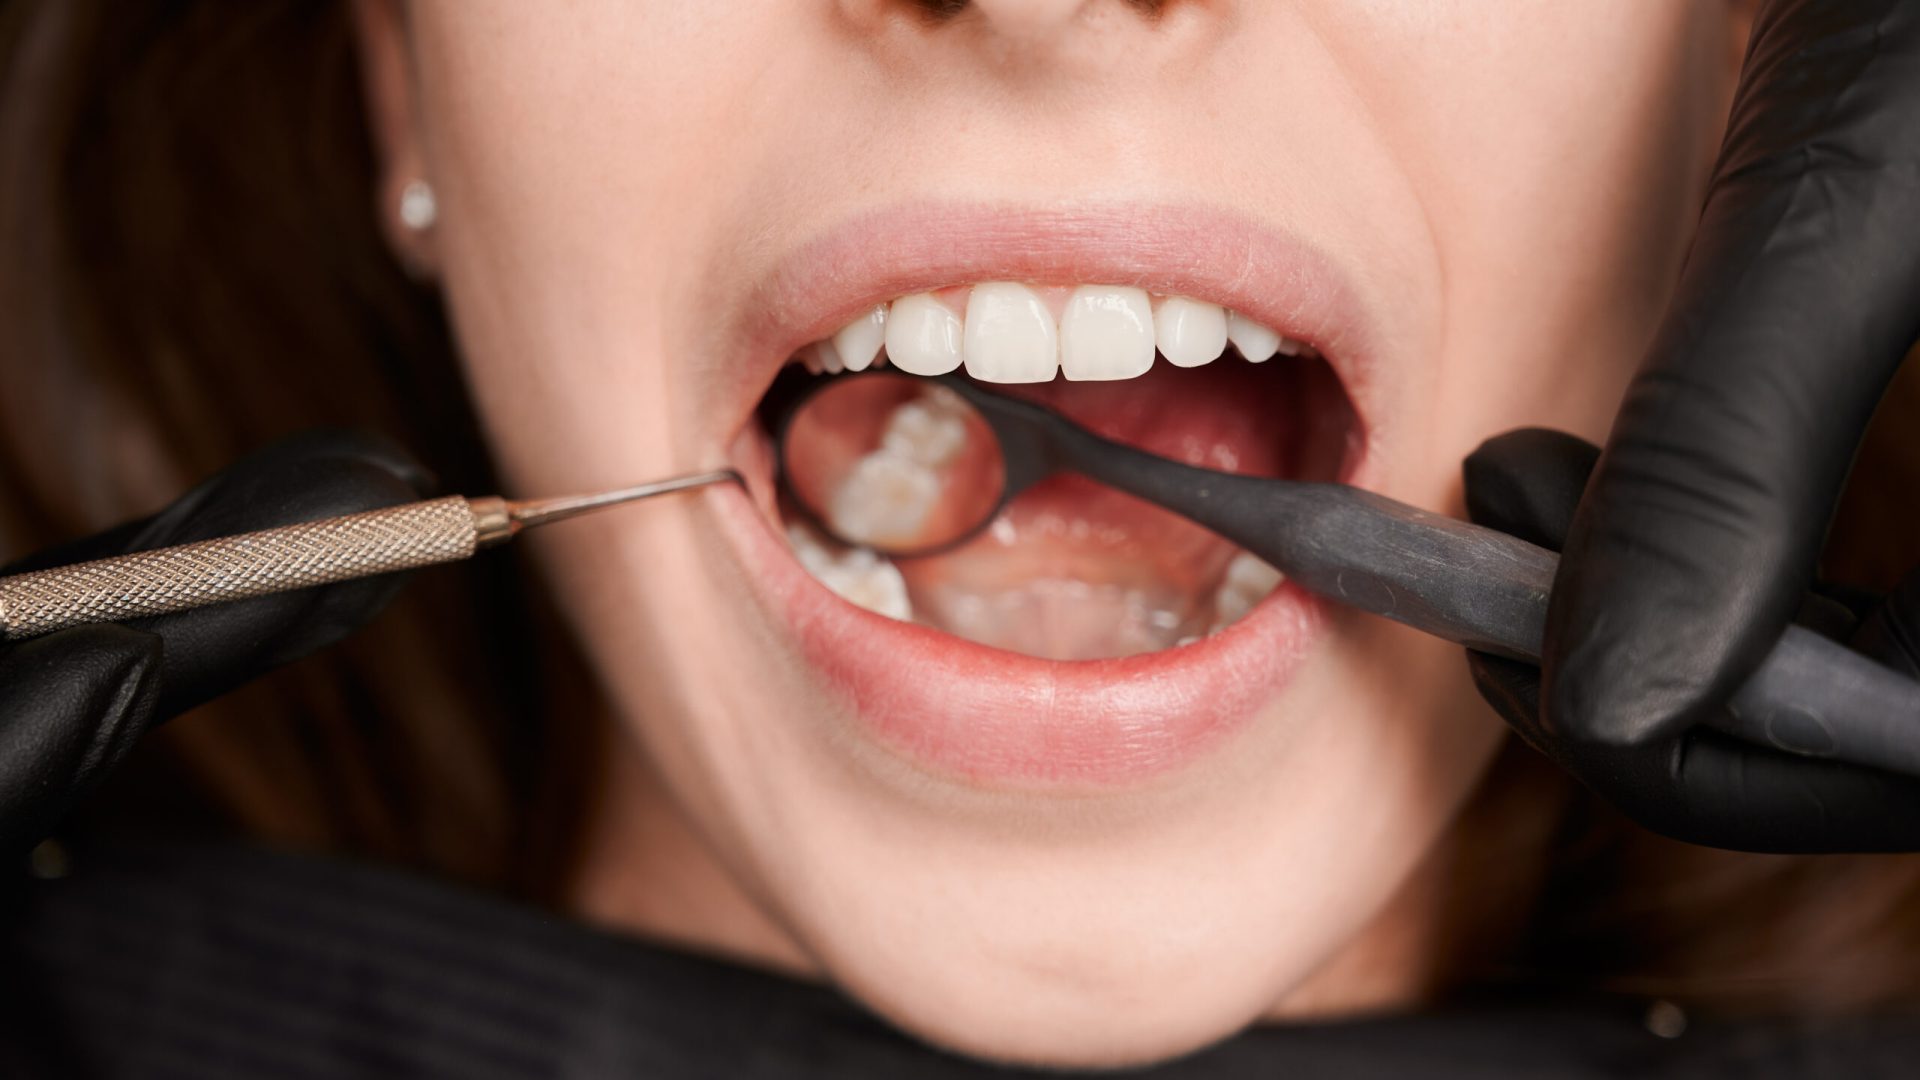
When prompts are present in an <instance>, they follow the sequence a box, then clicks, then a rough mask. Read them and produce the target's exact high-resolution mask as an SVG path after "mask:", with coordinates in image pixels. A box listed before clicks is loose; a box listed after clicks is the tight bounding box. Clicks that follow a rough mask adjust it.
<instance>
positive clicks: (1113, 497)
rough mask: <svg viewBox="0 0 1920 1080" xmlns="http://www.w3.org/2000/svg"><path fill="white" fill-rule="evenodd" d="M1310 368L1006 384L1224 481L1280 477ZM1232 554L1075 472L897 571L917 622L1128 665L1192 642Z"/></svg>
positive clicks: (1167, 370)
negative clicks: (1134, 658)
mask: <svg viewBox="0 0 1920 1080" xmlns="http://www.w3.org/2000/svg"><path fill="white" fill-rule="evenodd" d="M1308 366H1309V365H1307V364H1300V363H1290V362H1286V361H1282V362H1278V363H1275V364H1273V365H1270V366H1268V367H1266V368H1264V369H1263V368H1256V367H1254V366H1252V365H1249V364H1246V363H1244V362H1239V361H1235V360H1234V359H1233V358H1231V357H1229V358H1226V359H1223V360H1221V361H1216V362H1215V363H1214V364H1212V365H1209V366H1207V367H1204V368H1199V369H1192V370H1182V369H1177V368H1174V367H1173V366H1172V365H1170V364H1166V363H1164V362H1163V363H1159V364H1157V365H1156V366H1155V367H1154V368H1153V370H1152V371H1150V372H1149V373H1148V374H1147V375H1145V376H1143V377H1141V378H1137V379H1130V380H1127V381H1125V382H1112V383H1076V382H1066V381H1064V380H1059V379H1056V380H1055V381H1053V382H1050V383H1041V384H1036V385H1029V386H1010V387H1006V388H1004V389H1005V391H1006V392H1007V393H1008V394H1009V395H1010V396H1017V397H1021V398H1024V399H1026V400H1029V401H1033V402H1035V403H1037V404H1041V405H1045V406H1047V407H1048V408H1051V409H1053V410H1055V411H1057V412H1059V413H1061V414H1062V415H1064V416H1066V417H1067V418H1069V419H1071V420H1073V421H1074V422H1075V423H1077V424H1079V425H1081V426H1082V427H1085V428H1087V429H1089V430H1091V431H1093V432H1095V433H1097V434H1099V435H1103V436H1105V437H1107V438H1110V439H1113V440H1115V441H1117V442H1123V443H1126V444H1128V445H1130V446H1135V447H1138V448H1140V449H1143V450H1147V451H1149V452H1152V453H1155V454H1159V455H1161V456H1163V457H1169V458H1173V459H1176V460H1179V461H1183V462H1186V463H1188V464H1192V465H1202V466H1205V467H1207V468H1212V469H1219V470H1222V471H1227V472H1240V473H1250V474H1255V475H1262V476H1280V475H1285V474H1286V473H1287V472H1288V471H1289V469H1290V467H1291V465H1292V464H1293V459H1294V458H1296V457H1297V456H1298V455H1296V454H1295V453H1294V452H1293V448H1294V446H1295V445H1296V444H1297V436H1298V434H1299V432H1298V430H1297V429H1298V425H1296V424H1293V423H1291V422H1289V417H1290V416H1293V415H1297V414H1298V407H1297V406H1298V402H1299V397H1298V392H1299V391H1300V390H1302V389H1303V388H1302V387H1301V386H1298V385H1294V384H1297V383H1298V382H1299V380H1300V379H1302V378H1305V377H1308V376H1306V374H1305V372H1306V370H1307V368H1308ZM1234 553H1235V548H1234V547H1233V546H1232V545H1230V544H1228V543H1227V542H1225V541H1223V540H1221V539H1220V538H1218V537H1216V536H1214V535H1213V534H1212V533H1210V532H1207V531H1206V530H1205V529H1202V528H1200V527H1199V526H1197V525H1194V524H1193V523H1191V522H1189V521H1187V520H1186V519H1184V518H1181V517H1179V516H1177V515H1175V514H1172V513H1170V512H1168V511H1165V510H1162V509H1160V508H1158V507H1156V506H1152V505H1150V504H1148V503H1145V502H1142V501H1140V500H1138V499H1135V498H1133V497H1131V496H1128V495H1125V494H1122V493H1120V492H1117V491H1113V490H1110V489H1107V488H1104V487H1100V486H1099V485H1096V484H1093V483H1091V482H1089V481H1087V480H1084V479H1081V478H1079V477H1074V476H1059V477H1055V478H1053V479H1050V480H1048V481H1046V482H1045V483H1042V484H1040V485H1038V486H1036V487H1034V488H1032V489H1031V490H1029V491H1027V492H1025V493H1024V494H1022V495H1021V496H1020V497H1019V498H1018V499H1016V500H1015V501H1014V502H1013V503H1012V504H1011V505H1010V506H1008V507H1007V508H1006V509H1005V510H1003V511H1002V513H1001V514H1000V516H999V517H998V518H997V519H995V521H994V522H993V525H992V526H991V527H990V528H988V529H987V530H986V531H985V532H984V533H982V534H981V535H980V536H978V537H977V538H975V539H974V540H973V541H972V542H970V543H968V544H967V545H966V546H964V547H962V548H960V549H958V550H955V551H952V552H949V553H947V554H944V555H941V556H937V557H932V558H926V559H914V560H906V561H903V562H901V563H900V569H901V571H902V573H903V575H904V576H905V579H906V584H907V589H908V593H909V595H910V596H911V598H912V602H913V610H914V615H915V618H916V619H917V620H918V621H921V622H925V623H927V624H929V625H932V626H935V627H938V628H940V629H942V630H946V631H948V632H949V633H953V634H957V635H959V636H961V637H965V638H968V639H970V640H973V641H977V642H981V643H983V644H990V645H996V646H999V647H1001V648H1007V649H1012V650H1015V651H1018V652H1022V653H1027V654H1029V655H1033V656H1040V657H1046V658H1050V659H1058V660H1085V659H1097V658H1102V657H1113V656H1128V655H1132V654H1135V653H1141V652H1150V651H1153V650H1155V649H1162V648H1167V647H1169V646H1171V645H1174V644H1176V643H1177V642H1179V641H1181V640H1182V639H1184V638H1188V637H1192V636H1197V635H1199V634H1203V633H1205V632H1206V631H1207V629H1208V628H1209V627H1210V625H1211V623H1212V620H1213V616H1214V613H1215V612H1214V598H1215V591H1216V589H1217V588H1218V586H1219V585H1220V582H1221V580H1222V578H1223V577H1224V576H1225V573H1226V566H1227V563H1228V561H1229V560H1230V559H1231V558H1232V557H1233V555H1234Z"/></svg>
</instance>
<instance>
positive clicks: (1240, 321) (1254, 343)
mask: <svg viewBox="0 0 1920 1080" xmlns="http://www.w3.org/2000/svg"><path fill="white" fill-rule="evenodd" d="M1227 340H1229V341H1231V342H1233V347H1234V348H1236V349H1239V350H1240V355H1241V356H1244V357H1246V358H1247V359H1248V360H1249V361H1251V362H1253V363H1255V364H1258V363H1262V362H1264V361H1267V360H1271V359H1272V358H1273V354H1274V353H1276V352H1278V351H1279V350H1280V342H1281V340H1282V339H1281V337H1280V335H1279V334H1276V333H1274V332H1273V331H1272V330H1269V329H1268V328H1267V327H1265V326H1262V325H1260V324H1259V323H1257V322H1254V321H1253V320H1252V319H1249V318H1247V317H1246V316H1245V315H1242V314H1240V313H1239V312H1237V311H1232V312H1228V313H1227Z"/></svg>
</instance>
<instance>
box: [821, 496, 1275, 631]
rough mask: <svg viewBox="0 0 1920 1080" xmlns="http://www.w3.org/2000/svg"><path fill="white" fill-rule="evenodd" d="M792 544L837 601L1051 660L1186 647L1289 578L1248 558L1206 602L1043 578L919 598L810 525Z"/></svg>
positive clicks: (1237, 560) (879, 559)
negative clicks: (1178, 646) (843, 601)
mask: <svg viewBox="0 0 1920 1080" xmlns="http://www.w3.org/2000/svg"><path fill="white" fill-rule="evenodd" d="M787 542H788V544H789V545H791V546H792V548H793V551H794V553H795V555H796V556H798V558H799V560H800V565H801V566H804V567H805V568H806V569H807V572H808V573H810V574H812V575H813V576H814V578H815V579H817V580H818V581H820V582H821V583H822V584H823V585H825V586H826V587H827V588H828V589H829V590H831V591H832V592H833V593H834V594H835V595H837V596H839V597H840V598H841V599H843V600H845V601H847V602H848V603H850V604H853V605H855V606H857V607H862V608H865V609H866V610H868V611H871V612H874V613H876V614H879V615H885V616H886V617H888V618H890V619H898V620H900V621H902V622H919V623H922V624H923V625H927V626H931V627H934V628H935V629H939V630H944V631H946V632H947V633H950V634H954V635H957V636H959V637H963V638H966V639H967V640H969V641H974V642H978V643H980V644H983V645H992V646H995V647H998V648H1003V649H1010V650H1012V651H1015V652H1021V653H1026V654H1028V655H1030V656H1039V657H1044V658H1047V659H1051V660H1094V659H1102V658H1107V657H1115V656H1131V655H1135V654H1138V653H1145V652H1154V651H1156V650H1159V649H1166V648H1171V647H1174V646H1177V645H1186V644H1190V643H1192V642H1195V641H1198V640H1200V639H1201V638H1203V637H1206V636H1208V635H1210V634H1215V633H1218V632H1219V631H1220V630H1221V629H1222V628H1224V627H1226V626H1227V625H1229V624H1231V623H1233V622H1235V621H1237V620H1238V619H1240V618H1241V617H1242V616H1244V615H1246V614H1247V612H1249V611H1251V610H1252V609H1253V608H1254V606H1255V605H1257V604H1258V603H1259V602H1260V601H1261V600H1262V599H1264V598H1265V597H1266V596H1267V594H1269V593H1271V592H1272V591H1273V590H1274V589H1276V588H1278V587H1279V585H1280V583H1281V582H1282V581H1283V580H1284V579H1283V577H1282V576H1281V574H1280V572H1279V571H1278V570H1275V569H1274V568H1273V567H1271V566H1268V565H1267V564H1266V563H1264V562H1261V561H1260V560H1259V559H1258V558H1256V557H1254V556H1253V555H1250V554H1248V553H1246V552H1240V553H1239V554H1237V555H1235V556H1234V557H1233V559H1232V561H1231V562H1229V563H1228V564H1227V569H1226V573H1225V574H1224V575H1223V576H1222V579H1221V582H1220V584H1219V586H1218V588H1216V589H1215V590H1214V592H1213V595H1212V596H1211V597H1210V598H1208V599H1210V601H1211V602H1210V603H1209V602H1196V601H1194V600H1193V599H1192V598H1188V597H1182V596H1179V595H1177V594H1176V592H1175V591H1174V590H1172V589H1150V588H1143V587H1140V586H1137V585H1117V584H1094V583H1091V582H1085V581H1073V580H1068V579H1062V578H1040V579H1035V580H1030V581H1025V582H1022V583H1020V584H1018V585H1014V586H1010V587H1008V588H1005V589H997V590H984V589H979V588H967V589H962V588H957V587H951V586H945V587H943V586H933V587H931V588H928V589H926V590H924V591H922V592H920V593H918V594H915V593H913V592H911V591H910V589H909V586H908V584H907V581H906V578H905V577H904V576H903V575H902V574H901V572H900V569H899V567H897V566H895V565H894V563H893V561H892V560H891V559H888V558H886V557H885V556H883V555H880V554H878V553H877V552H874V551H872V550H870V549H867V548H849V547H844V546H841V545H839V544H837V543H835V542H834V541H832V540H829V539H827V538H825V537H823V536H822V535H821V534H820V533H819V532H817V531H815V530H814V529H812V528H810V527H808V526H806V525H802V524H797V523H796V524H790V525H788V526H787Z"/></svg>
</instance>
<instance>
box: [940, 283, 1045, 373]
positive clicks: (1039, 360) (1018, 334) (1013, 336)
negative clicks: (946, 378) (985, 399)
mask: <svg viewBox="0 0 1920 1080" xmlns="http://www.w3.org/2000/svg"><path fill="white" fill-rule="evenodd" d="M965 322H966V329H965V332H964V334H963V335H962V338H961V341H962V348H961V354H962V357H963V359H964V361H965V363H966V365H967V374H968V375H971V376H972V377H974V378H976V379H978V380H980V381H981V382H988V383H1040V382H1050V381H1052V379H1053V377H1054V374H1055V373H1056V372H1057V371H1058V370H1059V368H1060V330H1059V327H1057V326H1055V325H1054V322H1053V313H1052V312H1050V311H1048V310H1047V305H1046V304H1045V303H1043V302H1042V301H1041V299H1040V297H1039V295H1038V294H1036V293H1035V292H1034V291H1033V290H1032V289H1029V288H1027V287H1026V286H1025V285H1017V284H1014V283H1012V282H992V283H989V284H985V285H975V286H974V287H973V294H972V296H971V297H969V298H968V300H967V317H966V320H965Z"/></svg>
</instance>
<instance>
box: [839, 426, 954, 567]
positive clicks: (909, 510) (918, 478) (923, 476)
mask: <svg viewBox="0 0 1920 1080" xmlns="http://www.w3.org/2000/svg"><path fill="white" fill-rule="evenodd" d="M941 491H942V485H941V483H940V474H939V473H937V472H935V471H934V470H933V469H931V468H928V467H927V466H925V465H923V464H921V463H920V462H918V461H915V460H913V459H912V458H910V457H907V456H906V455H904V454H896V453H893V452H891V451H888V450H884V449H883V450H876V451H874V452H873V453H871V454H868V455H866V456H865V457H863V458H861V459H860V460H859V461H857V462H855V463H854V466H853V468H852V469H851V470H849V471H848V473H847V476H846V478H845V479H844V480H842V481H841V482H840V486H839V487H838V488H836V489H834V492H833V499H832V502H831V504H830V505H828V507H827V508H826V509H827V524H828V525H831V526H832V527H833V531H834V532H835V533H838V534H839V535H840V536H843V537H845V538H847V539H848V540H856V541H859V542H860V543H863V544H871V545H873V546H875V547H884V548H887V549H888V550H892V551H897V550H900V549H902V548H912V547H915V546H917V545H919V544H920V539H919V538H920V536H921V535H922V532H923V530H924V529H925V527H926V524H927V518H928V517H930V516H931V515H932V514H933V511H934V508H935V507H936V506H938V505H939V502H940V494H941Z"/></svg>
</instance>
